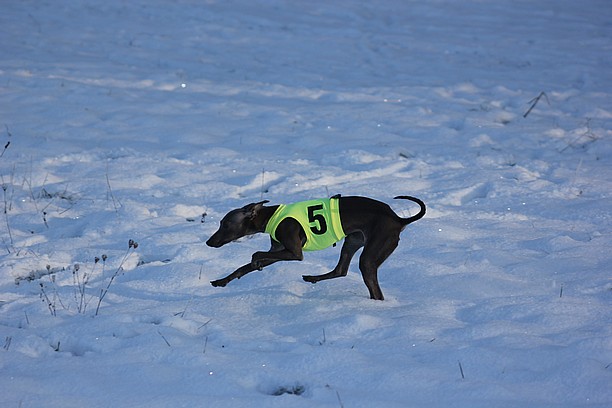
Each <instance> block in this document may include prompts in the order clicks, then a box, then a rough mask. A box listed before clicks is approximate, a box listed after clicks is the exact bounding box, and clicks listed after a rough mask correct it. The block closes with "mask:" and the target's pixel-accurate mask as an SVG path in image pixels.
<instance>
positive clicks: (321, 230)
mask: <svg viewBox="0 0 612 408" xmlns="http://www.w3.org/2000/svg"><path fill="white" fill-rule="evenodd" d="M321 210H323V204H319V205H311V206H310V207H308V222H310V224H315V223H316V224H317V225H311V227H310V230H311V231H312V232H313V233H315V234H317V235H323V234H325V233H326V232H327V222H326V221H325V217H324V216H323V214H315V212H316V211H321Z"/></svg>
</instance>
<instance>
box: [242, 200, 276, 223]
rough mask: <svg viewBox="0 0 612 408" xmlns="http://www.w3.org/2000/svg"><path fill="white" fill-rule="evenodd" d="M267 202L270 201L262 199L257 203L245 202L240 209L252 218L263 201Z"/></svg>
mask: <svg viewBox="0 0 612 408" xmlns="http://www.w3.org/2000/svg"><path fill="white" fill-rule="evenodd" d="M269 202H270V201H268V200H263V201H260V202H258V203H251V204H247V205H245V206H244V207H242V210H243V211H244V212H245V214H246V216H247V217H248V218H249V219H251V220H252V219H253V218H255V217H256V216H257V213H258V212H259V210H261V207H263V205H264V204H265V203H269Z"/></svg>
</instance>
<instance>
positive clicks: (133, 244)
mask: <svg viewBox="0 0 612 408" xmlns="http://www.w3.org/2000/svg"><path fill="white" fill-rule="evenodd" d="M136 248H138V242H136V241H134V240H132V239H130V240H129V242H128V249H127V252H126V253H125V255H124V256H123V259H122V260H121V263H120V264H119V266H118V267H117V270H116V271H115V273H114V274H113V276H111V278H110V280H109V281H108V285H106V289H100V297H99V298H98V306H97V307H96V314H95V315H94V316H97V315H98V312H99V311H100V304H101V303H102V299H104V297H105V296H106V294H107V293H108V289H109V288H110V286H111V284H112V283H113V281H114V280H115V278H116V277H117V275H119V273H120V272H121V271H123V264H124V263H125V261H127V259H128V257H129V256H130V253H131V251H132V249H136ZM102 259H104V260H105V261H106V258H105V255H103V256H102Z"/></svg>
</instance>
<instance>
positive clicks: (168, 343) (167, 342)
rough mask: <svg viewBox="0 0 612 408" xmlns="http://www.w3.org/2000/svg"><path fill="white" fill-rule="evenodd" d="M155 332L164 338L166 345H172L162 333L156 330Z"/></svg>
mask: <svg viewBox="0 0 612 408" xmlns="http://www.w3.org/2000/svg"><path fill="white" fill-rule="evenodd" d="M157 333H158V334H159V335H160V336H161V338H162V339H164V341H165V342H166V344H167V345H168V347H170V348H172V346H171V345H170V342H169V341H168V339H166V338H165V337H164V335H163V334H162V333H161V332H160V331H159V330H158V331H157Z"/></svg>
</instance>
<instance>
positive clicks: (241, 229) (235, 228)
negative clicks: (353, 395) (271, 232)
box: [206, 200, 268, 248]
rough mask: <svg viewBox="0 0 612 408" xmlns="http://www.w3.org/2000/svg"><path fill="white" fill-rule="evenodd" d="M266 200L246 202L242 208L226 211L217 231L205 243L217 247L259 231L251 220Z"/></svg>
mask: <svg viewBox="0 0 612 408" xmlns="http://www.w3.org/2000/svg"><path fill="white" fill-rule="evenodd" d="M267 202H268V200H264V201H260V202H258V203H251V204H247V205H245V206H244V207H242V208H238V209H235V210H232V211H230V212H228V213H227V214H226V215H225V217H223V219H221V222H220V225H219V229H218V230H217V232H215V233H214V234H213V235H212V236H211V237H210V238H209V239H208V241H206V245H208V246H210V247H213V248H219V247H222V246H223V245H225V244H227V243H230V242H232V241H235V240H237V239H238V238H242V237H244V236H247V235H252V234H255V233H257V232H260V231H259V230H258V229H257V227H256V226H255V224H254V222H253V220H254V219H255V217H256V216H257V213H258V212H259V210H260V209H261V208H262V207H263V205H264V204H265V203H267Z"/></svg>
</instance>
